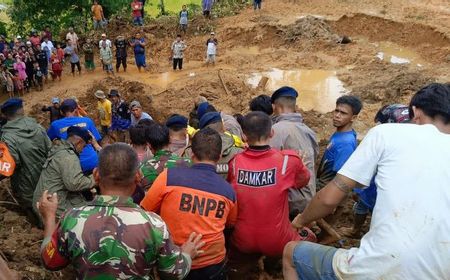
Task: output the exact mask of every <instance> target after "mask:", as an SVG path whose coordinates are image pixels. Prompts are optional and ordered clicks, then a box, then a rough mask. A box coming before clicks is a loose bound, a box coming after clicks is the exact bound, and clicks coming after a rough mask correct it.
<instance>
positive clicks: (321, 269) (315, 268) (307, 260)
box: [293, 241, 337, 280]
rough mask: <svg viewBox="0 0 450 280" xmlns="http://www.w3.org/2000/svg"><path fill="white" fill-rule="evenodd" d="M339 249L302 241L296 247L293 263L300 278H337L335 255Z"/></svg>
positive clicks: (303, 279) (327, 279) (332, 279)
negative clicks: (334, 269) (334, 267)
mask: <svg viewBox="0 0 450 280" xmlns="http://www.w3.org/2000/svg"><path fill="white" fill-rule="evenodd" d="M336 251H337V249H336V248H334V247H330V246H325V245H320V244H317V243H311V242H308V241H303V242H300V243H299V244H298V245H297V246H296V247H295V249H294V255H293V263H294V265H295V269H296V270H297V274H298V276H299V279H302V280H316V279H321V280H335V279H337V278H336V275H335V274H334V271H333V257H334V254H335V253H336Z"/></svg>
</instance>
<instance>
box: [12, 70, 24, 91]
mask: <svg viewBox="0 0 450 280" xmlns="http://www.w3.org/2000/svg"><path fill="white" fill-rule="evenodd" d="M12 80H13V84H14V93H16V92H17V94H19V96H20V95H24V85H23V80H22V78H21V77H20V74H19V71H16V70H14V76H13V77H12Z"/></svg>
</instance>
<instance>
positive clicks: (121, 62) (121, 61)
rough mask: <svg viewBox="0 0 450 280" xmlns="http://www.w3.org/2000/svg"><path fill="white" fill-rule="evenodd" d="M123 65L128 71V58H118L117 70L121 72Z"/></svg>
mask: <svg viewBox="0 0 450 280" xmlns="http://www.w3.org/2000/svg"><path fill="white" fill-rule="evenodd" d="M121 64H122V66H123V70H125V71H126V70H127V57H126V56H125V57H116V70H117V71H119V68H120V65H121Z"/></svg>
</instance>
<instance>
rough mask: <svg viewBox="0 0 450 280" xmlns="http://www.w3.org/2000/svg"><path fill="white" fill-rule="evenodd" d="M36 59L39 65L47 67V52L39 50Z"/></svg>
mask: <svg viewBox="0 0 450 280" xmlns="http://www.w3.org/2000/svg"><path fill="white" fill-rule="evenodd" d="M36 60H37V62H38V63H39V67H41V68H47V66H48V58H47V54H46V53H45V52H44V51H40V52H38V53H37V54H36Z"/></svg>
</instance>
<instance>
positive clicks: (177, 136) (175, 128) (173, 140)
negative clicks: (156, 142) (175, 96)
mask: <svg viewBox="0 0 450 280" xmlns="http://www.w3.org/2000/svg"><path fill="white" fill-rule="evenodd" d="M166 126H167V127H168V128H169V138H170V143H169V151H171V152H172V153H175V154H177V155H179V156H181V155H182V154H183V153H184V150H185V149H186V147H187V146H188V145H189V135H188V132H187V128H188V119H187V118H186V117H184V116H181V115H178V114H174V115H172V116H170V117H169V118H168V119H167V122H166Z"/></svg>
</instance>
